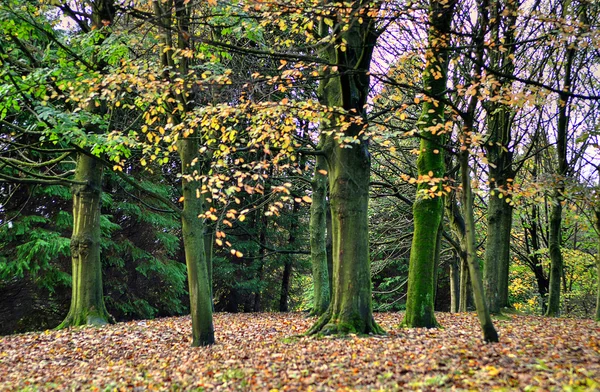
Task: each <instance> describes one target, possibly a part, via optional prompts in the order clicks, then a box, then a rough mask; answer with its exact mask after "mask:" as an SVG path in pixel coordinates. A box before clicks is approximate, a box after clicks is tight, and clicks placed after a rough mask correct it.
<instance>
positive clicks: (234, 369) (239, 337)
mask: <svg viewBox="0 0 600 392" xmlns="http://www.w3.org/2000/svg"><path fill="white" fill-rule="evenodd" d="M437 318H438V321H439V322H440V323H441V324H442V325H443V326H444V329H434V330H426V329H398V328H397V327H396V325H398V324H399V323H400V321H401V319H402V314H399V313H385V314H377V315H376V320H377V321H378V322H379V323H380V325H382V326H383V327H384V328H385V329H386V330H387V331H388V335H386V336H380V337H358V336H349V337H347V338H335V339H334V338H309V337H302V336H299V334H301V333H302V332H304V331H305V330H306V329H307V328H308V327H309V326H310V325H311V323H312V322H313V321H314V319H307V318H305V317H304V315H302V314H264V313H263V314H217V315H216V316H215V329H216V338H217V340H218V344H216V345H215V346H213V347H209V348H190V347H189V335H190V328H191V322H190V320H189V318H186V317H181V318H165V319H158V320H152V321H141V322H140V321H136V322H129V323H120V324H117V325H112V326H107V327H103V328H79V329H71V330H66V331H58V332H57V331H45V332H42V333H30V334H24V335H14V336H5V337H0V389H2V390H71V389H78V390H81V389H83V390H95V389H99V390H113V389H114V388H117V389H127V390H130V389H137V390H151V389H159V390H164V389H172V390H178V389H185V390H189V389H191V390H213V389H214V390H266V391H268V390H272V389H278V390H324V391H326V390H343V391H345V390H355V389H356V390H406V389H419V390H438V389H461V390H490V389H494V388H499V389H504V390H523V389H531V390H563V389H567V390H573V389H574V390H600V379H599V378H600V326H599V325H598V324H596V323H595V322H593V321H591V320H570V319H546V318H541V317H525V316H511V318H510V320H500V321H496V325H497V327H498V329H499V332H500V338H501V343H499V344H494V345H485V344H483V343H482V341H481V338H480V333H479V329H478V325H477V321H476V318H475V316H474V315H473V314H462V315H453V314H443V313H440V314H437Z"/></svg>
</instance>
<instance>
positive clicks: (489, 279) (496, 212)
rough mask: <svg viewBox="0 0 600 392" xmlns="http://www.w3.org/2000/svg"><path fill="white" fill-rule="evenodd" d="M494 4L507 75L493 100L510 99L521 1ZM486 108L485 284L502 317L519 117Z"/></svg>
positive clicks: (495, 56)
mask: <svg viewBox="0 0 600 392" xmlns="http://www.w3.org/2000/svg"><path fill="white" fill-rule="evenodd" d="M490 5H491V8H492V9H491V19H492V21H493V22H491V26H490V28H491V35H492V37H493V46H492V47H491V48H490V51H491V53H490V67H492V68H494V69H499V70H502V74H503V75H507V77H504V78H498V81H497V83H496V82H495V81H494V80H493V78H494V75H491V78H490V79H491V80H490V84H491V86H492V91H490V95H491V96H492V97H499V96H502V95H506V94H510V88H511V86H512V80H510V79H509V78H510V76H512V75H513V73H514V70H515V64H514V54H515V52H516V49H517V43H516V39H515V28H516V21H517V15H518V9H519V2H518V1H492V2H491V4H490ZM503 90H504V91H505V92H503ZM509 96H510V95H509ZM483 107H484V109H485V111H486V123H487V140H486V143H485V144H484V147H485V149H486V152H487V154H486V155H487V161H488V177H489V179H488V181H489V184H490V185H489V186H490V196H489V200H488V206H487V208H488V211H487V239H486V246H485V260H484V263H483V281H484V287H485V295H486V298H487V300H488V305H489V308H490V312H491V313H499V312H500V309H501V308H502V307H506V306H508V305H509V304H508V270H509V260H510V232H511V227H512V215H513V207H512V205H511V204H510V203H508V202H506V200H507V198H505V197H503V196H507V195H508V191H509V190H510V188H511V182H513V181H514V177H515V172H514V169H513V167H512V166H513V155H514V151H513V150H514V146H513V145H511V144H512V133H513V130H512V127H513V121H512V120H513V117H514V113H513V110H511V108H510V105H507V104H506V103H504V102H499V101H496V100H495V101H491V100H490V101H487V102H485V103H484V105H483Z"/></svg>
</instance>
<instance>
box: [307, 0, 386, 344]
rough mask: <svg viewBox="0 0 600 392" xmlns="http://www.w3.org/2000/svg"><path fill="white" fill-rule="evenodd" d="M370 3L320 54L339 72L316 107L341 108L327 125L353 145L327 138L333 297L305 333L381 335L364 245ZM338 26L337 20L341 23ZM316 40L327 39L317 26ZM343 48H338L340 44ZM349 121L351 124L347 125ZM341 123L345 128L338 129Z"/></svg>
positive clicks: (372, 37)
mask: <svg viewBox="0 0 600 392" xmlns="http://www.w3.org/2000/svg"><path fill="white" fill-rule="evenodd" d="M370 6H371V2H370V1H366V0H363V1H357V2H354V3H352V8H351V9H350V10H349V11H350V12H352V13H353V16H352V17H351V20H350V21H348V22H346V21H343V22H342V23H347V25H346V26H347V27H348V28H347V29H346V30H345V31H344V32H343V33H341V35H340V36H339V37H338V38H337V39H338V43H339V44H340V45H336V46H335V47H333V46H328V49H326V51H324V53H322V54H324V55H325V56H327V57H328V58H329V61H331V62H335V63H336V64H339V66H340V68H342V69H352V70H353V71H352V72H341V73H339V74H333V75H330V79H329V80H328V81H327V83H324V84H323V85H322V87H321V88H320V94H321V101H322V102H324V103H326V104H327V105H328V106H337V107H341V108H342V109H343V110H344V111H345V112H346V113H347V116H337V115H333V114H332V117H331V118H330V120H331V125H333V126H343V128H342V129H343V133H344V136H346V137H350V138H353V139H354V140H355V142H353V143H351V144H348V145H340V141H339V140H338V138H337V137H336V135H335V134H330V135H327V136H326V142H325V145H324V147H323V151H324V153H325V155H326V157H327V165H328V176H329V189H330V205H331V220H332V238H333V296H332V299H331V304H330V306H329V308H328V309H327V312H325V313H324V314H323V315H322V316H321V317H320V318H319V319H318V320H317V322H316V323H315V324H314V325H313V326H312V327H311V328H310V329H309V331H308V332H307V333H309V334H314V333H323V334H338V333H339V334H346V333H361V334H368V333H383V330H382V329H381V327H379V326H378V325H377V324H376V323H375V320H374V319H373V309H372V303H371V265H370V260H369V240H368V237H369V236H368V202H369V181H370V168H371V161H370V155H369V151H368V146H367V144H368V140H367V139H366V137H365V136H364V131H365V130H366V128H367V120H366V113H365V106H366V104H367V96H368V92H369V81H370V78H369V74H368V72H369V66H370V64H371V57H372V55H373V49H374V47H375V42H376V40H377V33H376V30H375V21H374V20H373V19H372V18H371V17H370V16H369V15H370V12H371V11H370ZM340 20H341V18H340ZM319 27H320V28H319V30H320V35H321V36H324V35H326V34H324V33H325V30H326V26H325V24H324V23H323V22H322V21H321V23H320V26H319ZM342 43H343V44H344V45H345V46H343V47H342V46H341V44H342ZM348 120H350V121H348ZM342 122H344V124H342Z"/></svg>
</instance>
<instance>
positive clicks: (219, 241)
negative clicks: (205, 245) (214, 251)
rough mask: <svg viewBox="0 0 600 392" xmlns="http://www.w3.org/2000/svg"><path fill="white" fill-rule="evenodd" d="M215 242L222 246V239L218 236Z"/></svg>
mask: <svg viewBox="0 0 600 392" xmlns="http://www.w3.org/2000/svg"><path fill="white" fill-rule="evenodd" d="M215 242H216V243H217V245H219V246H223V241H222V240H221V239H220V238H217V239H216V240H215Z"/></svg>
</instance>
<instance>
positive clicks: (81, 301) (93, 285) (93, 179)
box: [57, 0, 114, 329]
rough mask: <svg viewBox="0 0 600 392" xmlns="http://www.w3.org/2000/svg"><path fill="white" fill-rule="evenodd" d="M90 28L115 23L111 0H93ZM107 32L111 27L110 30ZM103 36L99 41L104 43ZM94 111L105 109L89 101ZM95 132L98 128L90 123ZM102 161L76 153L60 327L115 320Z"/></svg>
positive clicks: (95, 60)
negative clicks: (108, 280) (107, 279)
mask: <svg viewBox="0 0 600 392" xmlns="http://www.w3.org/2000/svg"><path fill="white" fill-rule="evenodd" d="M90 8H91V26H90V29H91V30H95V29H102V28H103V27H104V26H105V25H106V24H109V25H110V24H112V21H113V18H114V14H113V13H114V6H113V1H112V0H95V1H93V2H91V4H90ZM106 34H108V30H107V33H106ZM102 42H103V40H100V41H98V42H97V43H96V46H99V45H101V44H102ZM90 64H94V65H96V66H97V67H98V69H100V70H101V69H102V68H103V64H102V63H101V62H100V61H98V59H97V55H96V53H95V52H92V56H91V59H90ZM90 110H91V111H92V112H100V111H103V110H105V108H104V106H102V105H101V106H100V107H99V108H96V107H95V106H92V105H90ZM89 128H90V129H91V131H92V132H97V130H96V129H92V128H93V127H89ZM102 172H103V166H102V163H101V162H100V161H99V160H97V159H95V158H93V157H91V156H88V155H86V154H84V153H79V154H77V162H76V167H75V180H76V181H80V182H85V183H86V184H85V185H76V186H73V191H72V193H73V234H72V236H71V261H72V297H71V306H70V308H69V313H68V314H67V317H66V318H65V319H64V320H63V322H62V323H61V324H60V325H59V326H58V327H57V328H58V329H60V328H66V327H70V326H78V325H85V324H91V325H102V324H107V323H109V322H114V320H113V318H112V317H111V316H110V315H109V314H108V311H107V310H106V306H105V305H104V295H103V286H102V261H101V259H100V241H101V230H100V213H101V211H100V208H101V196H102Z"/></svg>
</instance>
